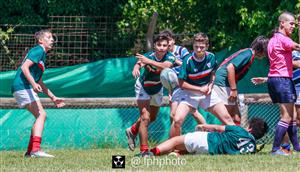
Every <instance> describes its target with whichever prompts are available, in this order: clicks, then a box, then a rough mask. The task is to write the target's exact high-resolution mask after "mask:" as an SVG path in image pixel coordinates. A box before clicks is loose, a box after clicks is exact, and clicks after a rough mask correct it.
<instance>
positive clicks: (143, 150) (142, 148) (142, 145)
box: [140, 144, 149, 152]
mask: <svg viewBox="0 0 300 172" xmlns="http://www.w3.org/2000/svg"><path fill="white" fill-rule="evenodd" d="M148 150H149V148H148V145H147V144H141V147H140V151H141V152H147V151H148Z"/></svg>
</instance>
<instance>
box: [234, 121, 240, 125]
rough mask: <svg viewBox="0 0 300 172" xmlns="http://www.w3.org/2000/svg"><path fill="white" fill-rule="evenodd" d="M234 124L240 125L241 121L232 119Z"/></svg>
mask: <svg viewBox="0 0 300 172" xmlns="http://www.w3.org/2000/svg"><path fill="white" fill-rule="evenodd" d="M233 122H234V124H235V125H237V126H240V125H241V121H233Z"/></svg>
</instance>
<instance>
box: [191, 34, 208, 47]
mask: <svg viewBox="0 0 300 172" xmlns="http://www.w3.org/2000/svg"><path fill="white" fill-rule="evenodd" d="M195 42H200V43H204V44H207V45H208V44H209V39H208V36H207V35H206V34H205V33H202V32H199V33H196V34H195V35H194V37H193V43H195Z"/></svg>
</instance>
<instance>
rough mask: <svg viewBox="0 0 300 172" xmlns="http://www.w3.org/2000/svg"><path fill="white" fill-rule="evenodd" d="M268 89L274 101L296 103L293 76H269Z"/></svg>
mask: <svg viewBox="0 0 300 172" xmlns="http://www.w3.org/2000/svg"><path fill="white" fill-rule="evenodd" d="M268 91H269V95H270V97H271V99H272V102H273V103H294V102H295V101H296V91H295V87H294V83H293V81H292V79H291V78H285V77H269V78H268Z"/></svg>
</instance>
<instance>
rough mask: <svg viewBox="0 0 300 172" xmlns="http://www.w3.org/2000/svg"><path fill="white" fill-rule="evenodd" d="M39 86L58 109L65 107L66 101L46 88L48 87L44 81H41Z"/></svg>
mask: <svg viewBox="0 0 300 172" xmlns="http://www.w3.org/2000/svg"><path fill="white" fill-rule="evenodd" d="M39 84H40V86H41V87H42V89H43V93H44V94H46V95H47V96H48V97H49V98H50V99H51V100H52V101H53V103H54V104H55V105H56V107H58V108H60V107H63V106H65V102H64V101H65V100H64V99H63V98H58V97H56V96H55V95H54V94H53V93H52V92H51V91H50V89H48V88H47V87H46V85H45V84H44V82H43V81H42V79H40V80H39Z"/></svg>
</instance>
